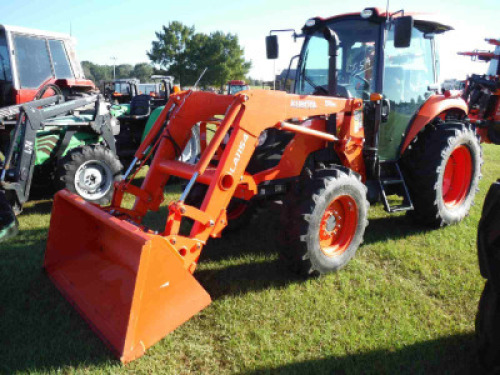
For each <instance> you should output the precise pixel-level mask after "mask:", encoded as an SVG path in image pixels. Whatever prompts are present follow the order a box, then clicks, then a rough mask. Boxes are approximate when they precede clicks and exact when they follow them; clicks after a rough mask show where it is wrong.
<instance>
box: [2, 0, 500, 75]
mask: <svg viewBox="0 0 500 375" xmlns="http://www.w3.org/2000/svg"><path fill="white" fill-rule="evenodd" d="M372 6H377V7H380V8H383V9H385V7H386V0H374V1H362V0H350V1H345V0H342V1H339V0H307V1H304V0H252V1H248V0H245V1H241V0H233V1H206V0H184V1H172V0H170V1H169V0H162V1H160V0H141V1H137V0H135V1H132V0H123V1H117V0H114V1H108V0H100V1H97V0H87V1H83V0H82V1H79V0H50V1H47V0H43V1H42V0H22V1H11V0H0V23H3V24H7V25H16V26H24V27H30V28H36V29H43V30H50V31H58V32H64V33H69V32H70V25H71V29H72V35H73V36H74V37H76V38H77V40H78V44H77V54H78V56H79V58H80V60H90V61H92V62H95V63H100V64H112V60H111V57H112V56H115V57H116V58H117V62H116V63H117V64H124V63H129V64H135V63H138V62H148V58H147V56H146V51H147V50H149V49H150V46H151V41H152V40H154V39H155V31H158V30H160V29H161V26H162V25H167V24H168V23H169V22H170V21H174V20H177V21H180V22H182V23H184V24H186V25H189V26H195V28H196V30H197V31H201V32H205V33H210V32H212V31H216V30H221V31H224V32H231V33H233V34H237V35H238V37H239V40H240V44H241V45H242V46H243V48H244V49H245V57H246V59H247V60H251V61H252V69H251V71H250V76H252V77H253V78H260V79H271V77H272V76H273V69H274V63H273V62H272V61H268V60H266V58H265V44H264V38H265V36H266V35H268V33H269V30H270V29H282V28H294V29H296V30H297V31H299V30H300V29H301V27H302V26H303V25H304V23H305V21H306V20H307V19H308V18H311V17H315V16H322V17H328V16H332V15H335V14H341V13H346V12H358V11H360V10H362V9H363V8H365V7H372ZM389 9H390V11H396V10H399V9H405V10H406V11H408V12H433V13H435V14H436V15H437V16H438V17H440V18H442V19H444V20H445V21H447V23H448V24H451V25H452V26H454V27H455V29H456V30H455V31H451V32H449V33H446V34H445V35H443V36H442V37H441V43H440V47H441V57H442V58H441V78H442V79H446V78H463V77H465V75H466V74H467V73H484V72H485V69H486V64H484V63H480V62H471V61H470V60H469V59H468V58H466V57H460V56H457V55H456V52H457V51H463V50H471V49H474V48H479V49H490V48H491V47H490V46H488V45H487V44H486V43H485V42H484V38H486V37H494V38H499V37H500V30H498V22H499V21H498V15H499V14H500V0H474V1H471V0H418V1H415V0H412V1H403V0H390V7H389ZM299 43H300V42H298V43H296V44H294V43H293V42H292V39H291V38H290V37H288V36H286V35H282V36H280V59H279V60H278V61H277V62H276V70H277V71H281V69H283V68H285V67H287V66H288V61H289V59H290V57H291V56H293V54H295V53H296V52H297V51H298V47H299Z"/></svg>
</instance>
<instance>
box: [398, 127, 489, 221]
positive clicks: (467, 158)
mask: <svg viewBox="0 0 500 375" xmlns="http://www.w3.org/2000/svg"><path fill="white" fill-rule="evenodd" d="M482 162H483V160H482V155H481V145H480V143H479V139H478V137H477V135H476V133H475V131H474V129H473V128H472V126H471V125H470V124H466V123H463V122H445V123H444V124H442V125H439V126H437V127H433V126H428V128H427V129H425V130H424V132H423V133H422V135H421V136H419V139H417V140H416V142H415V143H414V144H413V145H412V149H411V150H408V151H407V153H406V154H405V156H404V158H403V160H402V166H403V173H404V176H405V180H406V182H407V184H408V189H409V191H410V196H411V198H412V200H413V205H414V207H415V210H414V211H410V212H409V215H411V216H412V217H413V218H414V219H416V220H417V221H418V222H420V223H423V224H427V225H431V226H437V227H438V226H443V225H449V224H455V223H458V222H459V221H461V220H462V219H463V218H464V217H465V216H466V215H468V213H469V210H470V208H471V206H472V203H473V201H474V196H475V195H476V192H477V190H478V184H479V179H480V178H481V164H482Z"/></svg>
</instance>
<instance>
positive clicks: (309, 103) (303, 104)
mask: <svg viewBox="0 0 500 375" xmlns="http://www.w3.org/2000/svg"><path fill="white" fill-rule="evenodd" d="M290 107H292V108H302V109H314V108H318V105H317V104H316V102H315V101H314V100H292V101H291V102H290Z"/></svg>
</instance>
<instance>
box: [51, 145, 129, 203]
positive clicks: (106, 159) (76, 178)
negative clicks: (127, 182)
mask: <svg viewBox="0 0 500 375" xmlns="http://www.w3.org/2000/svg"><path fill="white" fill-rule="evenodd" d="M122 168H123V167H122V165H121V163H120V161H119V160H118V158H117V157H116V155H115V154H114V153H113V152H112V151H111V150H109V149H108V148H106V147H104V146H101V145H97V146H83V147H77V148H75V149H73V150H71V151H69V152H68V153H67V154H66V156H65V157H64V158H63V159H61V160H60V162H59V166H58V177H59V182H60V186H59V187H60V188H66V189H68V190H69V191H71V192H72V193H75V194H78V195H79V196H81V197H82V198H83V199H85V200H86V201H89V202H92V203H97V204H101V205H102V204H108V203H109V202H110V201H111V197H112V195H113V188H114V186H113V185H114V182H115V181H119V180H120V179H121V177H122V176H121V172H122Z"/></svg>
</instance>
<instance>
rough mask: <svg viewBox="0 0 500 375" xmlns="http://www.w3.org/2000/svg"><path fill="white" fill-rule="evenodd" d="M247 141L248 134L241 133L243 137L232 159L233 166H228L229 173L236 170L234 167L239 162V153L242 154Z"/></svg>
mask: <svg viewBox="0 0 500 375" xmlns="http://www.w3.org/2000/svg"><path fill="white" fill-rule="evenodd" d="M247 141H248V134H246V133H243V139H242V140H241V141H240V145H239V146H238V149H237V150H236V153H235V154H234V159H233V166H232V167H231V168H229V173H230V174H233V173H234V172H235V171H236V167H237V166H238V163H239V162H240V159H241V155H242V154H243V151H245V146H246V143H247Z"/></svg>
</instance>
